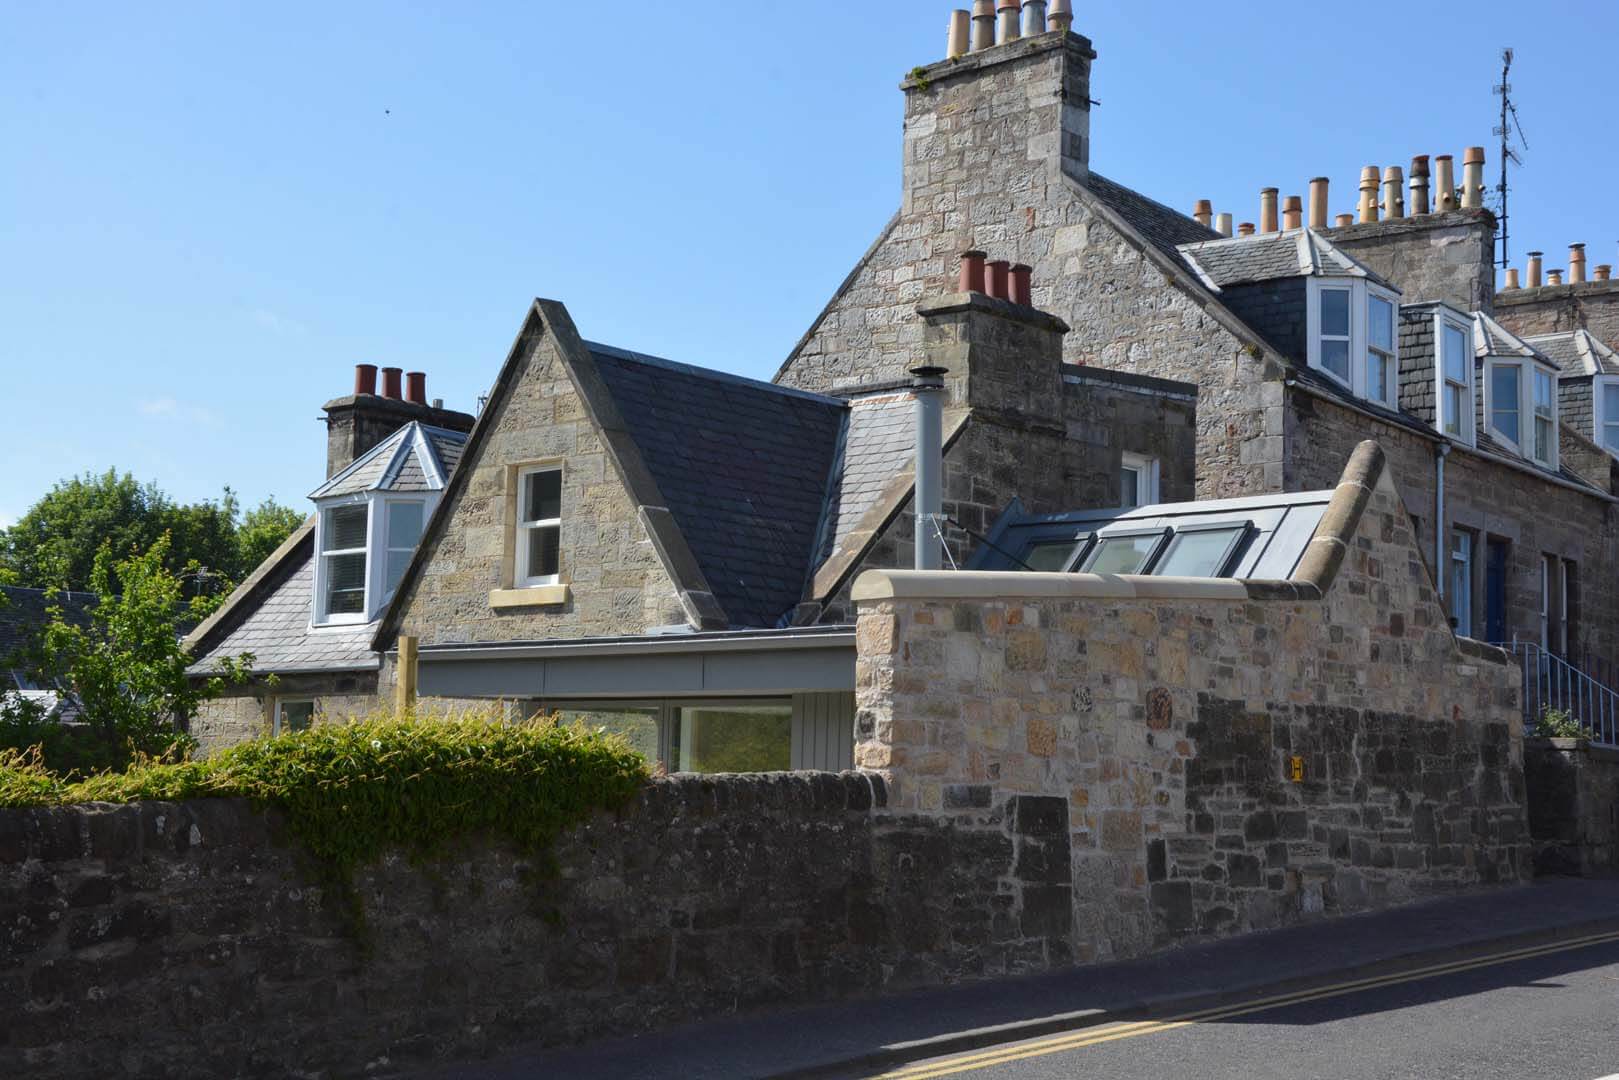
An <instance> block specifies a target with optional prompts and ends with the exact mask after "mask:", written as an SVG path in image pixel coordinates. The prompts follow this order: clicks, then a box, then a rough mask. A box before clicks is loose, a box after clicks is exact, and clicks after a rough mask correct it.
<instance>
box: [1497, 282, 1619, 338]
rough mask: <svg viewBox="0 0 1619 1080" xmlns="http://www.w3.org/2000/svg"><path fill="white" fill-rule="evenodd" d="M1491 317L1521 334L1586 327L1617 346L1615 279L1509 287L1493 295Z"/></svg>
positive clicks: (1618, 311) (1618, 295)
mask: <svg viewBox="0 0 1619 1080" xmlns="http://www.w3.org/2000/svg"><path fill="white" fill-rule="evenodd" d="M1495 317H1496V319H1497V320H1498V321H1499V322H1500V323H1501V325H1502V326H1504V327H1506V328H1507V329H1508V330H1511V331H1512V332H1513V333H1514V334H1518V335H1519V336H1521V337H1533V336H1535V335H1537V334H1558V333H1563V332H1565V331H1568V330H1589V331H1591V333H1592V334H1593V335H1595V336H1596V338H1597V340H1598V341H1601V342H1602V343H1603V344H1604V345H1608V346H1612V347H1616V348H1619V344H1616V343H1619V280H1610V281H1582V282H1580V283H1579V284H1577V285H1575V284H1565V285H1542V286H1541V287H1540V288H1538V289H1509V290H1506V291H1504V292H1500V293H1497V294H1496V297H1495Z"/></svg>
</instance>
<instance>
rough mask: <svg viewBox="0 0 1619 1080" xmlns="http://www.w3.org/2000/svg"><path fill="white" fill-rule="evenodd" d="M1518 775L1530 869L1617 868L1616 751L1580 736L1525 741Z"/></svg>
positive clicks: (1596, 871)
mask: <svg viewBox="0 0 1619 1080" xmlns="http://www.w3.org/2000/svg"><path fill="white" fill-rule="evenodd" d="M1524 773H1525V778H1526V779H1527V781H1528V786H1529V830H1530V833H1531V834H1532V836H1533V838H1534V845H1535V870H1536V872H1537V873H1542V874H1581V875H1591V876H1599V875H1601V876H1606V875H1610V874H1612V873H1613V872H1614V871H1616V870H1619V751H1616V750H1614V749H1613V748H1611V747H1601V746H1592V745H1590V744H1589V743H1587V742H1586V741H1585V740H1583V739H1531V740H1529V741H1528V742H1527V743H1526V744H1525V746H1524Z"/></svg>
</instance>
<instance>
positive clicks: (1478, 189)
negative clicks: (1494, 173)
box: [1462, 146, 1484, 210]
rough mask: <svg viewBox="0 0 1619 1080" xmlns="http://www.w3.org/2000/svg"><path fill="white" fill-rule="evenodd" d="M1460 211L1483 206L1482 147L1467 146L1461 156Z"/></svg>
mask: <svg viewBox="0 0 1619 1080" xmlns="http://www.w3.org/2000/svg"><path fill="white" fill-rule="evenodd" d="M1462 181H1463V186H1462V209H1463V210H1478V209H1480V208H1482V207H1483V206H1484V147H1482V146H1469V147H1468V148H1467V153H1466V154H1464V155H1463V156H1462Z"/></svg>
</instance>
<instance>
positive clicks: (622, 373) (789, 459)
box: [585, 342, 848, 627]
mask: <svg viewBox="0 0 1619 1080" xmlns="http://www.w3.org/2000/svg"><path fill="white" fill-rule="evenodd" d="M585 345H586V348H588V349H589V350H590V353H591V356H592V358H593V359H594V360H595V362H596V366H597V370H598V371H599V372H600V374H601V378H602V381H603V383H604V384H605V385H606V387H607V391H608V393H609V394H611V395H612V398H613V401H614V404H615V405H616V406H617V407H618V410H619V412H620V414H621V415H622V416H623V418H624V422H625V427H626V428H627V430H628V431H629V433H630V436H631V438H632V439H633V440H634V441H635V443H636V445H637V447H638V448H639V449H640V451H641V455H642V457H643V459H644V460H645V462H646V466H647V470H648V471H649V472H650V473H651V474H652V479H653V481H654V483H655V484H656V485H657V487H658V492H659V495H660V496H661V497H662V498H663V500H664V505H665V506H667V507H668V509H669V512H670V514H671V515H672V516H673V517H674V519H675V523H676V525H677V526H678V527H679V529H680V532H681V534H682V535H683V536H684V538H685V540H686V543H687V544H688V545H689V547H690V548H691V551H692V554H693V555H694V556H695V558H696V559H697V562H698V564H699V567H700V568H701V570H702V573H703V577H704V578H705V579H706V581H707V582H708V586H709V588H710V589H711V590H712V591H713V594H714V597H715V599H716V600H717V601H718V602H719V604H720V607H721V608H722V609H723V610H724V612H725V615H726V617H727V618H728V619H729V620H730V622H731V624H732V625H733V626H751V627H773V626H776V625H778V623H780V622H781V621H782V620H783V619H785V617H786V616H787V615H788V614H789V613H790V612H791V611H792V609H793V608H794V607H796V606H797V605H798V603H799V601H800V599H801V598H802V596H803V592H804V586H805V583H806V582H807V581H808V580H809V576H810V574H811V573H812V572H813V570H814V566H813V565H812V560H813V557H814V555H815V550H814V549H815V544H816V539H817V536H818V526H819V525H820V522H821V514H822V508H823V506H824V504H825V502H826V498H827V491H828V488H829V485H830V483H831V478H832V470H833V463H834V460H835V456H836V453H837V448H838V443H839V440H840V437H841V436H842V433H843V426H844V421H845V418H846V415H847V412H848V405H847V404H846V403H845V402H844V401H842V400H841V399H838V398H830V397H823V396H821V395H819V394H811V393H807V392H805V391H802V390H796V389H792V388H789V387H784V386H778V385H776V384H774V383H767V382H759V381H756V380H753V379H744V378H741V377H740V376H736V375H729V374H725V373H723V372H718V371H712V370H709V369H706V368H699V367H692V366H690V365H687V364H677V363H675V362H673V361H669V360H664V359H661V358H659V357H654V356H647V355H645V354H643V353H634V352H628V351H626V350H623V349H616V348H613V347H611V346H608V345H600V344H596V343H592V342H586V343H585Z"/></svg>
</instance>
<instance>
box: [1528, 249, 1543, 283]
mask: <svg viewBox="0 0 1619 1080" xmlns="http://www.w3.org/2000/svg"><path fill="white" fill-rule="evenodd" d="M1540 255H1541V253H1540V252H1538V251H1531V252H1530V253H1529V287H1530V288H1531V289H1538V288H1540V266H1541V261H1540Z"/></svg>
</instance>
